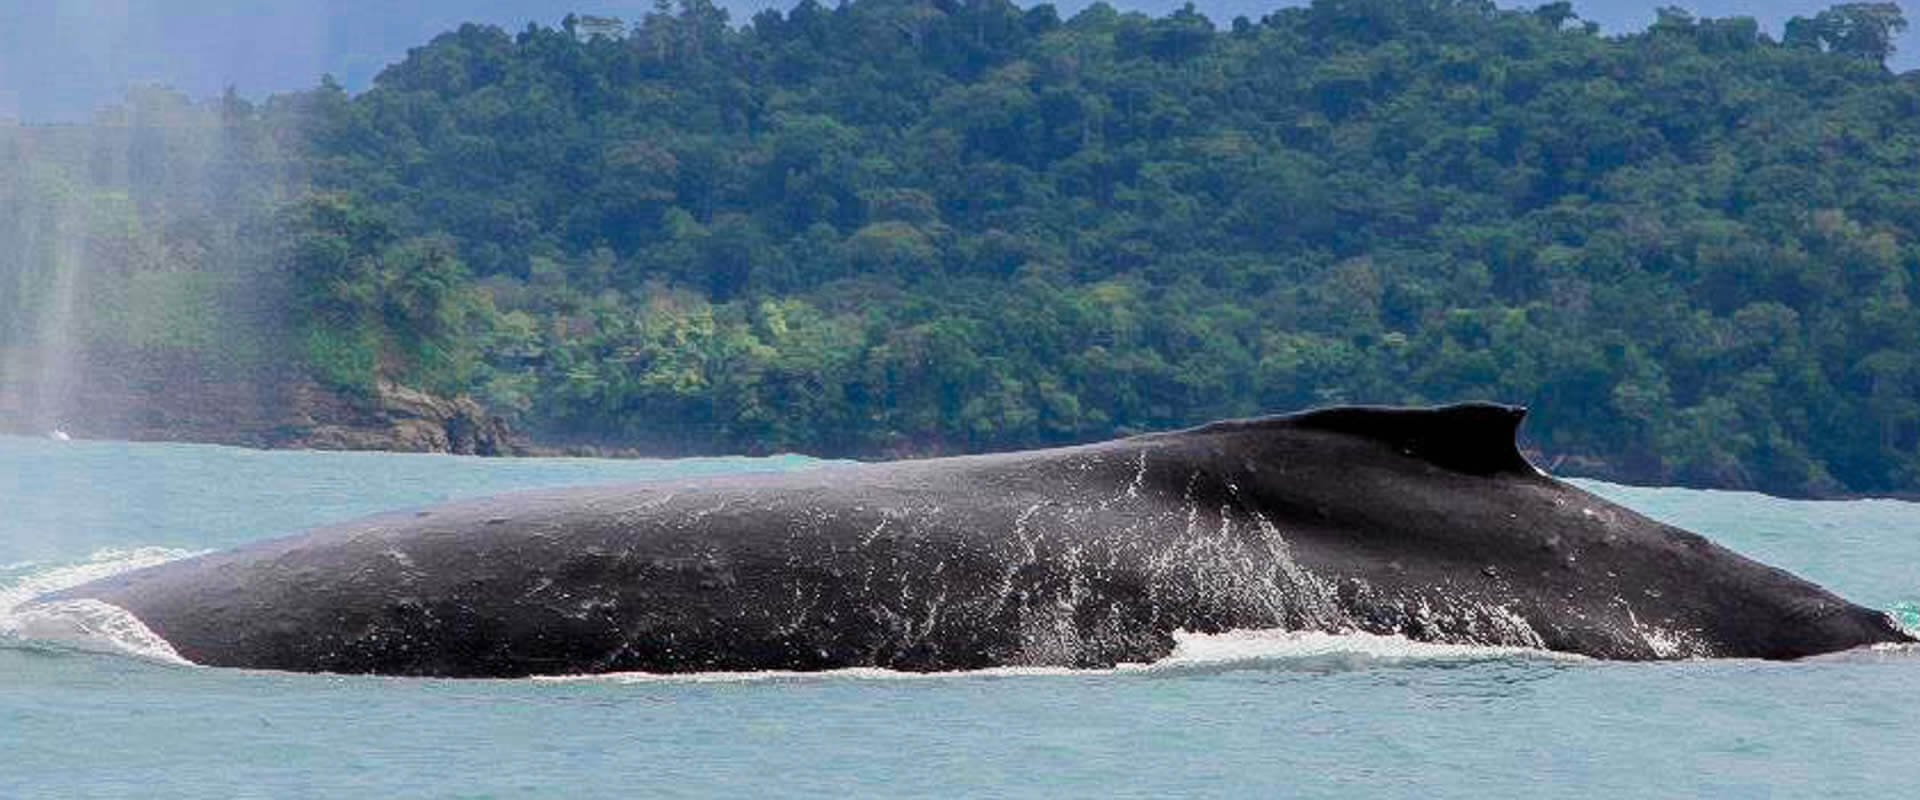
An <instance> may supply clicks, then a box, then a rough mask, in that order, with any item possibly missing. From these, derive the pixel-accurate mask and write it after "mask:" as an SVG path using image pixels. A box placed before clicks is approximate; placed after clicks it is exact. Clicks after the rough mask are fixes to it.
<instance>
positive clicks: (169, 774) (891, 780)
mask: <svg viewBox="0 0 1920 800" xmlns="http://www.w3.org/2000/svg"><path fill="white" fill-rule="evenodd" d="M817 463H818V462H814V461H812V460H809V459H805V458H799V457H782V458H770V459H748V458H722V459H690V460H677V461H603V460H590V459H525V460H488V459H478V458H463V457H454V456H431V455H394V454H370V453H313V452H260V451H252V450H241V449H234V448H226V447H213V446H204V445H177V444H133V443H122V442H83V441H73V442H56V441H51V440H44V439H32V438H17V437H15V438H6V437H0V798H40V797H47V798H72V797H135V796H138V797H272V798H281V797H365V798H375V797H379V798H387V797H567V798H575V797H727V798H733V797H742V798H746V797H848V796H853V797H995V798H999V797H1033V798H1042V797H1044V798H1061V797H1361V798H1390V797H1407V798H1445V797H1475V798H1478V797H1489V796H1491V797H1521V796H1524V797H1601V796H1616V797H1729V798H1755V797H1875V798H1882V797H1887V798H1893V797H1912V796H1915V794H1916V792H1920V790H1916V789H1915V788H1914V783H1915V779H1916V777H1917V776H1916V772H1920V770H1917V769H1916V766H1917V765H1920V653H1917V652H1915V651H1913V650H1898V649H1896V650H1880V651H1863V652H1855V653H1848V654H1842V655H1839V656H1834V657H1827V658H1822V659H1819V660H1814V661H1808V662H1800V663H1787V664H1776V663H1763V662H1753V661H1715V662H1684V663H1669V664H1619V663H1604V662H1595V661H1589V660H1582V659H1576V658H1569V657H1562V656H1554V655H1550V654H1544V653H1536V652H1528V651H1515V650H1493V649H1479V648H1467V647H1446V646H1432V645H1420V644H1415V643H1411V642H1406V641H1403V640H1398V639H1390V638H1381V637H1369V636H1328V635H1321V634H1295V635H1290V634H1284V633H1279V632H1271V631H1268V632H1260V631H1251V632H1241V633H1235V634H1226V635H1220V636H1211V637H1200V636H1195V637H1183V638H1182V640H1181V644H1180V647H1179V648H1178V650H1177V651H1176V653H1175V654H1174V656H1173V657H1171V658H1169V659H1168V660H1166V661H1164V662H1160V663H1156V664H1147V665H1134V666H1129V667H1125V668H1122V669H1116V670H1107V671H1095V672H1074V671H1061V670H1004V671H993V672H986V673H970V674H953V675H939V676H913V675H902V674H898V673H889V672H883V671H852V672H839V673H827V674H818V675H793V674H781V675H727V674H714V675H700V676H691V677H675V678H665V677H658V676H645V675H627V676H614V677H601V678H570V679H533V680H503V681H453V680H424V679H393V678H368V677H348V676H332V675H299V674H285V673H272V672H253V671H244V670H229V669H209V668H202V667H195V666H191V665H186V664H181V663H177V662H175V661H173V660H171V659H170V658H169V657H168V654H167V653H166V652H165V651H166V648H165V647H163V646H159V645H157V643H154V642H143V641H140V640H139V639H138V638H137V637H129V636H126V635H122V633H124V632H115V631H111V630H105V631H98V632H97V633H98V634H99V636H98V637H96V638H87V639H83V640H74V639H70V638H64V637H62V638H53V639H49V638H46V637H45V636H43V635H40V634H38V633H36V629H35V628H34V625H33V624H32V620H31V619H27V618H25V617H27V616H29V615H23V614H21V613H16V607H17V606H18V605H19V604H20V603H22V602H23V601H25V600H26V599H28V598H30V597H32V596H34V595H37V594H39V593H41V592H44V591H50V590H53V589H57V588H61V587H65V586H70V585H74V584H76V583H79V582H81V581H84V580H88V579H91V578H92V577H96V576H99V575H104V574H109V573H112V572H115V571H119V570H124V569H130V568H133V567H137V566H141V565H145V564H150V563H155V562H158V561H164V560H169V559H173V558H179V557H182V556H185V555H188V554H192V553H196V552H202V551H206V550H212V549H219V548H225V547H229V546H232V545H236V544H239V543H241V542H245V541H249V540H253V539H258V538H262V537H269V536H274V535H278V534H281V533H287V532H292V531H295V530H298V529H300V528H304V527H308V526H312V525H316V524H320V523H325V522H331V521H336V520H341V519H344V518H349V517H353V516H356V515H359V514H362V513H367V512H372V511H378V510H384V509H391V508H397V507H405V506H411V505H420V504H425V503H432V502H437V501H440V500H446V499H450V498H456V497H468V496H474V495H481V494H488V493H493V492H498V491H505V490H510V489H518V488H528V487H535V486H553V485H564V484H580V483H603V482H611V481H622V480H638V479H647V478H656V477H665V476H678V475H687V474H698V473H718V472H731V471H739V470H789V469H807V468H809V467H810V466H813V465H815V464H817ZM1581 485H1582V486H1584V487H1585V488H1587V489H1588V490H1590V491H1594V492H1596V493H1599V494H1601V495H1604V496H1606V497H1608V498H1609V499H1612V500H1614V501H1616V502H1620V503H1623V504H1626V505H1628V506H1631V507H1633V508H1636V509H1639V510H1640V511H1642V512H1645V513H1647V514H1650V515H1652V516H1654V517H1658V518H1660V519H1664V520H1666V521H1669V522H1672V523H1675V524H1678V525H1681V526H1683V527H1688V528H1691V529H1694V530H1696V531H1699V532H1701V533H1704V534H1706V535H1707V536H1709V537H1711V538H1713V539H1715V540H1717V541H1719V542H1721V543H1722V544H1725V545H1728V546H1730V547H1732V548H1734V549H1735V550H1739V551H1741V552H1743V553H1746V554H1748V555H1751V556H1754V557H1756V558H1759V559H1761V560H1763V561H1766V562H1769V563H1772V564H1775V565H1777V566H1781V567H1784V568H1787V569H1790V570H1793V571H1795V572H1798V573H1799V574H1801V575H1803V576H1806V577H1808V578H1811V579H1812V580H1815V581H1817V582H1819V583H1822V584H1824V585H1826V586H1827V587H1828V588H1831V589H1833V590H1835V591H1837V592H1839V593H1840V594H1842V595H1845V596H1847V597H1849V598H1851V599H1853V600H1855V601H1857V602H1861V603H1864V604H1867V605H1870V606H1874V607H1877V608H1883V609H1887V610H1889V611H1890V612H1892V613H1894V615H1895V616H1896V617H1898V618H1900V619H1901V620H1902V621H1903V622H1904V623H1905V624H1907V625H1908V626H1910V627H1913V626H1920V504H1914V503H1904V502H1897V501H1890V500H1860V501H1848V502H1796V501H1785V500H1779V499H1774V498H1769V497H1765V496H1762V495H1755V494H1745V493H1736V492H1700V491H1691V490H1684V489H1657V488H1656V489H1647V488H1631V487H1624V486H1614V485H1609V484H1601V483H1588V482H1582V484H1581Z"/></svg>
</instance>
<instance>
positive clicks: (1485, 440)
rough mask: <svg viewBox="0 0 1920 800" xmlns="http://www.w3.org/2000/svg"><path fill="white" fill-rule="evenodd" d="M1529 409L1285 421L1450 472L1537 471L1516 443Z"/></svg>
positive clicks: (1344, 410) (1371, 413)
mask: <svg viewBox="0 0 1920 800" xmlns="http://www.w3.org/2000/svg"><path fill="white" fill-rule="evenodd" d="M1526 416H1527V410H1526V409H1525V408H1524V407H1521V406H1508V405H1500V404H1497V403H1460V404H1457V405H1450V406H1435V407H1431V408H1391V407H1384V406H1334V407H1331V408H1321V409H1315V410H1312V411H1304V412H1301V413H1299V414H1294V415H1291V416H1288V417H1283V418H1281V419H1284V420H1287V421H1289V422H1291V423H1292V425H1293V426H1294V427H1299V428H1307V429H1310V430H1322V431H1331V432H1334V433H1344V434H1348V435H1350V436H1359V437H1363V438H1367V439H1372V440H1375V441H1378V442H1380V443H1382V444H1385V445H1387V446H1388V447H1392V448H1394V449H1395V450H1399V451H1400V452H1402V453H1404V454H1406V455H1410V456H1413V457H1415V458H1419V459H1422V460H1425V461H1427V462H1430V463H1432V464H1434V465H1435V466H1438V467H1442V468H1444V469H1449V470H1453V471H1455V472H1464V473H1467V474H1470V475H1496V474H1501V473H1514V472H1517V473H1522V474H1528V475H1531V474H1533V473H1534V472H1535V470H1534V468H1533V465H1532V464H1530V463H1528V462H1527V459H1526V456H1523V455H1520V448H1519V447H1518V446H1517V445H1516V444H1515V443H1514V435H1515V434H1516V433H1517V432H1519V430H1520V420H1522V419H1524V418H1526Z"/></svg>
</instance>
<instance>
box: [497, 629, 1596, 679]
mask: <svg viewBox="0 0 1920 800" xmlns="http://www.w3.org/2000/svg"><path fill="white" fill-rule="evenodd" d="M1173 640H1174V647H1173V652H1172V653H1170V654H1168V655H1167V657H1166V658H1162V659H1160V660H1158V661H1153V662H1149V663H1128V664H1119V665H1117V666H1115V667H1112V668H1110V669H1074V668H1071V667H990V668H987V669H978V670H961V671H953V672H905V671H901V670H892V669H881V668H878V667H849V668H846V669H833V670H823V671H818V672H798V671H793V670H765V671H755V672H691V673H657V672H616V673H609V674H605V675H551V676H538V677H535V678H533V680H536V681H551V682H574V681H587V682H594V681H600V682H610V683H749V682H756V681H805V680H836V679H838V680H952V679H955V678H983V677H984V678H1004V677H1061V676H1090V675H1092V676H1097V675H1140V674H1152V673H1157V672H1167V673H1181V672H1196V671H1198V672H1204V671H1212V670H1222V669H1242V668H1277V669H1289V668H1291V669H1306V670H1311V671H1316V672H1319V671H1349V670H1358V669H1366V668H1369V667H1377V666H1399V665H1407V664H1426V663H1433V664H1458V663H1476V662H1486V661H1512V660H1516V659H1527V660H1539V661H1561V662H1582V661H1588V660H1589V659H1587V658H1586V657H1584V656H1579V655H1574V654H1571V653H1556V652H1553V651H1549V650H1536V649H1532V648H1526V647H1493V646H1481V645H1467V644H1434V643H1431V642H1418V641H1414V640H1412V639H1408V638H1406V637H1404V636H1380V635H1376V634H1371V633H1326V632H1323V631H1283V630H1252V631H1228V632H1226V633H1191V632H1188V631H1175V632H1174V634H1173Z"/></svg>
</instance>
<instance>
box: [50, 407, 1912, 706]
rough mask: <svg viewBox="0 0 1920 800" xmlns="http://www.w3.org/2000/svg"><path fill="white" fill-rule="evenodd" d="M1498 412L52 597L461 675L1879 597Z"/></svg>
mask: <svg viewBox="0 0 1920 800" xmlns="http://www.w3.org/2000/svg"><path fill="white" fill-rule="evenodd" d="M1524 415H1525V410H1524V409H1521V408H1516V407H1510V406H1503V405H1494V404H1478V403H1476V404H1464V405H1453V406H1444V407H1434V408H1383V407H1362V406H1346V407H1334V408H1324V409H1319V410H1313V411H1306V412H1301V413H1295V414H1289V415H1280V416H1271V417H1262V418H1255V419H1245V420H1231V421H1223V422H1216V423H1212V424H1208V425H1203V426H1200V427H1197V428H1191V429H1187V430H1181V431H1175V432H1168V433H1154V434H1145V435H1139V436H1133V437H1130V438H1124V439H1117V440H1113V441H1107V442H1101V443H1096V444H1087V445H1079V446H1072V447H1061V448H1054V449H1044V450H1031V451H1024V452H1012V453H1000V454H989V455H972V456H959V457H951V458H930V459H924V460H909V461H896V462H881V463H863V464H839V465H829V466H822V467H818V468H812V469H806V470H800V471H794V472H787V473H758V474H748V475H730V476H719V477H702V478H698V479H686V480H669V481H660V482H648V483H637V484H626V485H612V486H589V487H577V488H565V489H557V490H540V491H530V492H520V493H511V494H505V495H498V496H494V497H489V498H483V499H475V500H464V501H457V502H451V503H447V504H443V505H438V506H430V507H427V508H422V509H418V510H408V511H400V512H392V513H384V514H379V515H375V516H371V517H366V518H364V519H360V520H356V521H351V522H346V523H343V524H337V525H331V526H327V527H322V528H318V529H315V530H311V531H308V532H305V533H300V534H295V535H292V536H288V537H284V538H277V539H270V540H264V541H260V542H256V543H252V544H249V545H245V546H242V547H239V548H237V549H234V550H229V551H225V552H218V553H211V554H206V555H201V556H197V557H193V558H188V559H184V560H180V561H175V562H170V563H166V564H162V565H158V566H154V567H150V568H147V569H143V570H138V571H134V572H129V573H125V574H121V575H117V576H114V577H110V578H105V579H102V580H99V581H96V582H93V583H89V584H84V585H81V586H78V587H75V588H72V589H68V590H65V591H63V592H59V593H56V594H53V595H50V596H48V597H45V598H42V599H41V600H39V601H38V602H43V603H53V602H62V601H72V600H82V599H90V600H97V601H101V602H105V603H109V604H112V605H114V606H117V607H119V608H121V609H124V610H126V611H127V612H129V613H131V614H132V615H134V616H135V617H136V618H138V619H139V620H140V621H141V622H142V623H144V624H145V625H146V626H148V627H149V628H150V629H151V630H152V631H154V632H155V633H156V634H158V635H159V636H160V637H162V638H163V639H165V640H166V641H167V642H168V643H170V644H171V645H172V646H173V648H174V649H175V650H176V651H177V652H178V653H179V654H180V655H182V656H183V657H185V658H187V659H189V660H191V661H194V662H196V663H200V664H205V665H215V666H231V667H249V668H261V669H275V670H295V671H310V672H341V673H381V674H392V675H432V676H454V677H480V676H494V677H505V676H525V675H536V674H580V673H603V672H615V671H647V672H665V673H673V672H691V671H714V670H728V671H734V670H774V669H779V670H822V669H831V668H840V667H856V666H866V667H884V668H892V669H898V670H909V671H939V670H963V669H974V668H985V667H994V666H1012V665H1036V666H1038V665H1048V666H1068V667H1104V666H1111V665H1114V664H1116V663H1123V662H1146V661H1152V660H1155V659H1157V658H1161V657H1164V656H1166V655H1168V654H1169V653H1170V652H1171V651H1172V649H1173V646H1174V633H1175V632H1176V631H1191V632H1222V631H1228V630H1237V629H1289V630H1324V631H1333V632H1342V631H1349V632H1351V631H1357V632H1368V633H1377V634H1390V635H1400V636H1405V637H1408V638H1411V639H1415V640H1422V641H1432V642H1448V643H1468V644H1483V645H1503V646H1522V647H1531V648H1543V649H1548V650H1555V651H1564V652H1569V653H1578V654H1584V655H1587V656H1591V657H1595V658H1602V659H1633V660H1650V659H1677V658H1696V657H1751V658H1767V659H1791V658H1798V657H1802V656H1807V655H1812V654H1817V653H1824V652H1829V651H1836V650H1843V649H1848V648H1853V647H1858V646H1862V645H1867V644H1872V643H1880V642H1906V641H1911V638H1910V637H1909V636H1908V635H1907V634H1906V633H1904V632H1902V631H1901V630H1900V629H1899V628H1898V627H1897V626H1896V625H1894V624H1893V622H1892V620H1891V619H1889V618H1888V617H1887V615H1885V614H1884V613H1881V612H1877V611H1874V610H1871V609H1867V608H1863V607H1861V606H1857V605H1854V604H1852V603H1850V602H1847V601H1846V600H1843V599H1841V598H1839V597H1837V596H1835V595H1833V594H1831V593H1829V592H1827V591H1826V590H1824V589H1822V588H1820V587H1818V586H1815V585H1813V584H1812V583H1809V582H1807V581H1805V580H1802V579H1800V578H1798V577H1795V576H1793V575H1791V574H1789V573H1787V572H1785V571H1782V570H1779V569H1775V568H1773V567H1769V566H1766V565H1763V564H1760V563H1757V562H1754V561H1752V560H1749V559H1747V558H1745V557H1743V556H1740V555H1738V554H1736V553H1734V552H1732V551H1730V550H1727V549H1726V548H1723V547H1721V546H1719V545H1716V544H1714V543H1713V542H1710V541H1708V540H1707V539H1705V538H1703V537H1701V536H1699V535H1696V534H1693V533H1689V532H1687V531H1683V530H1680V529H1678V528H1675V527H1672V526H1669V525H1665V524H1662V523H1659V522H1656V521H1654V520H1651V519H1649V518H1647V517H1645V516H1642V515H1640V514H1638V513H1635V512H1633V511H1631V510H1629V509H1627V508H1624V507H1621V506H1619V505H1616V504H1614V503H1610V502H1607V501H1606V500H1603V499H1601V498H1599V497H1596V496H1594V495H1592V494H1590V493H1588V492H1586V491H1583V490H1581V489H1579V488H1578V487H1575V486H1571V485H1568V484H1566V483H1563V482H1561V481H1558V480H1555V479H1553V478H1552V477H1549V476H1548V475H1546V474H1545V473H1543V472H1541V471H1539V470H1537V469H1535V468H1534V467H1533V466H1532V465H1531V464H1529V463H1528V462H1527V460H1526V459H1525V458H1524V457H1523V456H1522V455H1521V454H1520V452H1519V450H1518V449H1517V447H1516V445H1515V434H1516V431H1517V429H1518V426H1519V424H1520V422H1521V420H1522V418H1523V416H1524Z"/></svg>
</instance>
